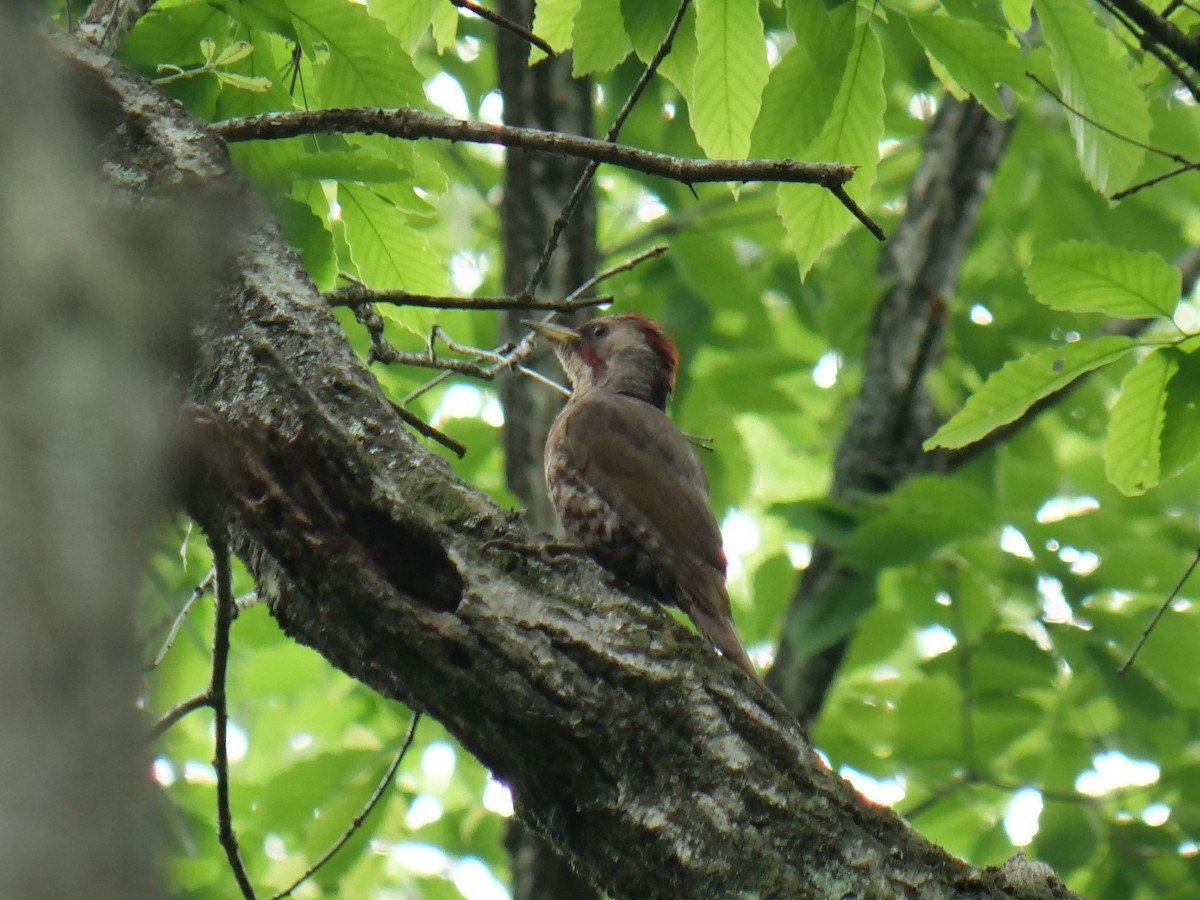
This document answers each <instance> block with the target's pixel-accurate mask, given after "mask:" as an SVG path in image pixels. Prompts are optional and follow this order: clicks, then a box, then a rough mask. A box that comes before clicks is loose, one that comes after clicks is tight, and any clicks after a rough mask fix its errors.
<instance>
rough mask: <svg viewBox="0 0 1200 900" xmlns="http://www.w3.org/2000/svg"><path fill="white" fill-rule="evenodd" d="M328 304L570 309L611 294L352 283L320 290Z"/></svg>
mask: <svg viewBox="0 0 1200 900" xmlns="http://www.w3.org/2000/svg"><path fill="white" fill-rule="evenodd" d="M321 296H323V297H324V298H325V302H326V303H328V304H329V305H330V306H348V307H356V306H366V305H368V304H371V303H390V304H392V305H394V306H418V307H423V308H426V309H470V310H496V309H519V310H526V309H528V310H554V311H555V312H572V311H574V310H577V309H587V308H588V307H592V306H605V305H606V304H609V303H612V302H613V297H612V295H611V294H603V295H601V296H599V297H582V298H579V299H575V300H535V299H533V298H526V297H524V296H520V295H517V296H504V297H439V296H434V295H431V294H412V293H409V292H408V291H380V290H373V289H371V288H368V287H363V286H362V285H361V284H352V285H349V286H348V287H342V288H338V289H337V290H333V291H326V292H325V293H324V294H322V295H321Z"/></svg>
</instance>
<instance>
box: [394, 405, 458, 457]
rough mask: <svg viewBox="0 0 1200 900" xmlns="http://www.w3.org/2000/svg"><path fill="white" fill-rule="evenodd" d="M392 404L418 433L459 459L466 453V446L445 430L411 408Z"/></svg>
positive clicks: (397, 412)
mask: <svg viewBox="0 0 1200 900" xmlns="http://www.w3.org/2000/svg"><path fill="white" fill-rule="evenodd" d="M392 406H394V407H395V409H396V414H397V415H398V416H400V418H402V419H403V420H404V421H405V422H407V423H408V424H409V425H411V426H412V427H413V428H414V429H415V430H416V431H417V432H418V433H419V434H423V435H424V436H425V437H427V438H429V439H430V440H431V441H437V442H438V443H439V444H441V445H442V446H443V447H445V448H446V449H447V450H449V451H450V452H451V453H453V454H454V455H455V456H457V457H458V458H459V459H462V458H463V457H464V456H466V455H467V448H466V446H465V445H464V444H462V443H461V442H459V441H456V440H455V439H454V438H452V437H450V435H448V434H446V433H445V432H443V431H439V430H438V429H436V428H434V427H433V426H432V425H430V424H429V423H428V422H426V421H425V420H424V419H422V418H421V417H420V416H418V415H417V414H416V413H415V412H413V411H412V410H411V409H407V408H405V407H403V406H401V405H400V404H399V403H393V404H392Z"/></svg>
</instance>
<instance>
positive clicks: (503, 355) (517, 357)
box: [401, 244, 667, 403]
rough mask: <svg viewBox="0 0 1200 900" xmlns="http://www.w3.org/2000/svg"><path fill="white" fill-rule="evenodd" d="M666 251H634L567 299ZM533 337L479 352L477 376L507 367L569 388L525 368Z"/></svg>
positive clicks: (438, 379) (660, 246)
mask: <svg viewBox="0 0 1200 900" xmlns="http://www.w3.org/2000/svg"><path fill="white" fill-rule="evenodd" d="M666 251H667V245H666V244H656V245H655V246H653V247H650V248H648V249H646V250H643V251H642V252H641V253H637V254H634V255H633V256H631V257H630V258H629V259H626V260H623V261H621V262H619V263H617V264H616V265H612V266H609V267H608V268H607V269H604V270H602V271H600V272H597V273H596V274H595V275H593V276H592V277H591V278H589V279H587V281H585V282H583V283H582V284H581V285H579V287H577V288H575V290H573V291H571V293H569V294H568V295H567V297H566V300H567V301H573V300H574V299H575V298H576V297H578V296H580V295H581V294H585V293H587V292H588V291H590V290H591V289H592V288H593V287H595V286H596V285H597V284H599V283H600V282H602V281H604V280H605V279H607V278H611V277H612V276H613V275H616V274H619V273H620V272H626V271H628V270H629V269H632V268H633V267H634V266H636V265H638V264H639V263H643V262H645V261H646V260H648V259H653V258H654V257H656V256H661V255H662V254H663V253H665V252H666ZM553 316H554V313H553V312H550V313H547V315H546V319H547V320H549V319H551V318H553ZM533 339H534V334H533V332H532V331H528V332H526V333H525V335H524V337H522V338H521V340H519V341H517V343H516V344H502V345H500V346H499V347H496V348H495V349H493V350H491V351H484V350H480V351H478V355H477V356H476V358H475V360H474V364H475V365H476V366H477V368H478V371H479V372H482V373H484V374H482V375H476V377H479V378H483V379H485V380H491V379H492V378H494V377H495V375H496V373H497V372H499V371H501V370H503V369H507V368H515V369H516V370H517V371H518V372H520V373H521V374H523V375H527V376H529V377H532V378H536V379H537V380H539V381H542V382H544V383H548V384H550V385H551V386H552V387H554V388H555V389H557V390H560V391H565V390H566V388H564V387H562V386H561V385H559V384H556V383H554V382H551V381H550V379H548V378H546V377H545V376H543V375H540V374H537V373H535V372H533V371H532V370H531V369H526V368H525V367H524V366H523V365H522V363H524V362H525V360H526V359H528V358H529V355H530V354H531V353H532V352H533ZM486 359H493V360H496V361H495V362H494V364H493V365H491V366H488V367H486V368H485V367H483V366H482V365H481V363H482V362H483V361H484V360H486ZM450 374H451V373H450V372H442V373H441V374H440V375H438V376H436V377H435V378H432V379H430V380H429V381H427V382H426V383H425V384H423V385H421V386H420V387H419V388H417V389H416V390H414V391H412V392H411V393H409V394H408V395H407V396H405V397H404V398H403V399H402V400H401V403H410V402H412V401H413V400H416V399H417V398H418V397H420V396H421V395H422V394H424V393H426V392H427V391H429V390H432V389H433V388H435V387H437V386H438V385H439V384H441V383H442V382H443V381H445V380H446V379H447V378H449V377H450ZM464 374H474V373H470V372H468V373H464Z"/></svg>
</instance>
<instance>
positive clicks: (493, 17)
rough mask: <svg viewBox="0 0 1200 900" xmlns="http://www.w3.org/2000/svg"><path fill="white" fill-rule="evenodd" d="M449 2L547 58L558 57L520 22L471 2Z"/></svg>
mask: <svg viewBox="0 0 1200 900" xmlns="http://www.w3.org/2000/svg"><path fill="white" fill-rule="evenodd" d="M450 2H451V3H453V4H454V5H455V6H457V7H458V8H459V9H465V10H469V11H470V12H473V13H475V15H477V16H479V18H481V19H487V20H488V21H489V22H491V23H492V24H493V25H495V26H497V27H498V28H503V29H505V30H506V31H511V32H512V33H513V34H515V35H517V36H518V37H521V38H522V39H524V40H526V41H528V42H529V43H531V44H533V46H535V47H537V48H538V49H539V50H541V51H542V52H543V53H545V54H546V55H547V56H557V55H558V53H557V51H555V49H554V48H553V47H551V46H550V45H549V44H548V43H546V42H545V41H544V40H543V39H542V38H540V37H538V36H537V35H536V34H534V33H533V32H532V31H530V30H529V29H528V28H526V27H525V26H524V25H522V24H521V23H520V22H514V21H513V20H512V19H506V18H505V17H504V16H502V15H500V14H499V13H497V12H493V11H492V10H490V9H487V8H486V7H483V6H480V5H479V4H478V3H474V2H472V0H450Z"/></svg>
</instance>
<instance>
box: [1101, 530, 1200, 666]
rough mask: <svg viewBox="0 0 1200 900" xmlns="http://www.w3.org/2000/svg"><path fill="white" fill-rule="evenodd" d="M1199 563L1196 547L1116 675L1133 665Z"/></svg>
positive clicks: (1199, 548)
mask: <svg viewBox="0 0 1200 900" xmlns="http://www.w3.org/2000/svg"><path fill="white" fill-rule="evenodd" d="M1197 564H1200V547H1197V548H1196V555H1195V556H1193V557H1192V562H1191V565H1189V566H1188V567H1187V570H1186V571H1185V572H1184V573H1183V577H1182V578H1180V579H1179V581H1177V582H1176V583H1175V587H1173V588H1171V593H1169V594H1167V599H1166V600H1164V601H1163V602H1162V606H1160V607H1159V608H1158V612H1156V613H1155V614H1154V618H1152V619H1151V620H1150V624H1149V625H1147V626H1146V628H1145V630H1144V631H1142V633H1141V636H1140V637H1139V638H1138V639H1137V643H1136V644H1134V646H1133V651H1132V652H1131V653H1130V654H1129V659H1127V660H1125V662H1123V663H1122V664H1121V667H1120V668H1119V669H1117V674H1118V675H1124V674H1125V673H1126V672H1128V671H1129V667H1130V666H1132V665H1133V661H1134V660H1135V659H1136V658H1137V655H1138V653H1140V652H1141V650H1142V645H1143V644H1145V643H1146V638H1148V637H1150V632H1151V631H1153V630H1154V626H1156V625H1157V624H1158V620H1159V619H1161V618H1162V617H1163V613H1165V612H1166V611H1167V607H1169V606H1170V605H1171V603H1172V602H1173V601H1174V600H1175V598H1176V597H1177V596H1179V592H1180V591H1181V590H1182V589H1183V585H1184V584H1185V583H1186V582H1187V580H1188V579H1189V578H1191V577H1192V572H1194V571H1195V569H1196V565H1197Z"/></svg>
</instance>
